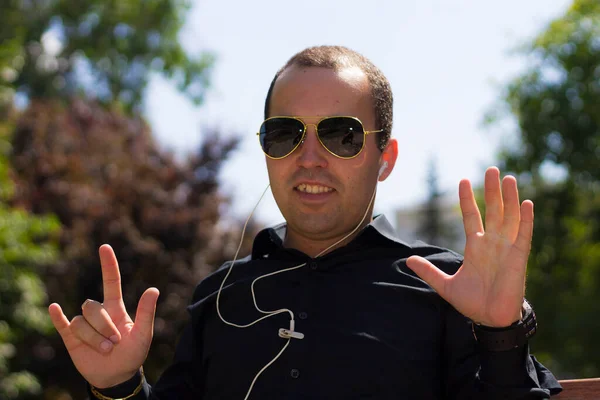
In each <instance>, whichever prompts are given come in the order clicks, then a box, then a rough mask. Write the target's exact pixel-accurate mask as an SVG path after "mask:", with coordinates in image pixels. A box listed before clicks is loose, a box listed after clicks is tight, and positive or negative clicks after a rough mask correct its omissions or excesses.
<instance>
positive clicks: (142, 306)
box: [132, 288, 160, 342]
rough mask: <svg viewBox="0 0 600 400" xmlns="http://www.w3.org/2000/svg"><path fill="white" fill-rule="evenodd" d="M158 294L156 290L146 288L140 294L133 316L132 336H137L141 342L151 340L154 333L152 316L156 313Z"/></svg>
mask: <svg viewBox="0 0 600 400" xmlns="http://www.w3.org/2000/svg"><path fill="white" fill-rule="evenodd" d="M159 294H160V292H159V291H158V289H157V288H148V289H146V291H145V292H144V294H142V297H141V298H140V302H139V303H138V307H137V312H136V314H135V324H134V325H133V330H132V334H135V335H138V337H139V338H140V339H141V340H147V341H148V342H149V341H150V340H151V339H152V335H153V332H154V315H155V313H156V302H157V301H158V296H159Z"/></svg>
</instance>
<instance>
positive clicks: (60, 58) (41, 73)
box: [0, 0, 214, 110]
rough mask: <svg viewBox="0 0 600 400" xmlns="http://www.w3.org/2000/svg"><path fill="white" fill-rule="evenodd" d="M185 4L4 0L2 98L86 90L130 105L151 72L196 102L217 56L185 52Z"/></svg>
mask: <svg viewBox="0 0 600 400" xmlns="http://www.w3.org/2000/svg"><path fill="white" fill-rule="evenodd" d="M188 9H189V2H188V1H187V0H118V1H117V0H111V1H106V0H90V1H79V0H49V1H43V2H40V1H20V0H5V1H3V5H2V26H0V43H2V46H0V91H1V90H2V89H3V88H4V97H5V98H6V97H9V98H10V96H11V95H12V94H13V93H14V92H15V91H20V92H23V93H25V94H27V95H29V96H30V97H31V98H41V97H55V98H56V97H62V98H64V97H65V96H66V95H72V94H74V93H80V92H81V91H83V92H85V93H86V94H87V95H88V96H91V97H95V98H96V99H97V100H98V101H100V102H103V103H106V104H108V103H119V104H121V105H123V106H124V107H125V108H126V109H128V110H132V109H135V108H137V107H139V105H140V100H141V98H142V96H143V92H144V88H145V87H146V85H147V83H148V79H149V77H150V76H151V73H152V72H156V73H160V74H163V75H164V76H166V77H167V78H168V79H170V80H172V81H173V82H174V84H175V85H176V86H177V87H178V88H179V89H180V90H181V91H183V92H184V93H185V94H186V95H188V97H189V98H190V99H191V100H192V101H194V102H195V103H200V102H201V101H202V99H203V96H204V93H205V91H206V88H207V87H208V84H209V80H208V77H209V74H210V71H211V69H212V65H213V61H214V57H213V55H212V54H210V53H203V54H200V55H199V56H198V57H190V56H188V55H187V53H186V52H185V51H184V49H183V48H182V46H181V44H180V43H179V41H178V35H179V33H180V31H181V28H182V26H183V23H184V16H185V14H186V12H187V11H188ZM0 94H1V93H0Z"/></svg>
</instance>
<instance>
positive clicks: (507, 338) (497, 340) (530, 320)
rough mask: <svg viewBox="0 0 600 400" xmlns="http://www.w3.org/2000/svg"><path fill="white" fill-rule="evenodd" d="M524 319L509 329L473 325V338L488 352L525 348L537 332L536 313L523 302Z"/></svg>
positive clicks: (527, 303) (526, 302)
mask: <svg viewBox="0 0 600 400" xmlns="http://www.w3.org/2000/svg"><path fill="white" fill-rule="evenodd" d="M522 311H523V319H522V320H520V321H517V322H515V323H513V324H512V325H510V326H508V327H502V328H495V327H489V326H484V325H480V324H477V323H475V322H473V323H472V330H473V336H474V337H475V340H476V341H477V343H478V345H479V346H480V348H482V349H484V350H487V351H508V350H512V349H515V348H519V347H522V346H524V345H525V344H526V343H527V341H528V340H529V339H530V338H531V337H532V336H533V335H534V334H535V332H536V331H537V321H536V318H535V312H534V311H533V308H532V307H531V305H530V304H529V302H528V301H527V300H524V301H523V310H522Z"/></svg>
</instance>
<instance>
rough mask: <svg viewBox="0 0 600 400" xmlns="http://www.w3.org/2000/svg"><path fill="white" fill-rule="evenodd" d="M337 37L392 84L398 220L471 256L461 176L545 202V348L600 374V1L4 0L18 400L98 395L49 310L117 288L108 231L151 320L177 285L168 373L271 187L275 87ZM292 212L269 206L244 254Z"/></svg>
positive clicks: (130, 288)
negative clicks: (490, 172)
mask: <svg viewBox="0 0 600 400" xmlns="http://www.w3.org/2000/svg"><path fill="white" fill-rule="evenodd" d="M320 44H337V45H344V46H347V47H350V48H352V49H354V50H357V51H359V52H361V53H362V54H364V55H365V56H367V57H368V58H370V59H371V60H372V61H373V62H374V63H375V64H376V65H377V66H379V67H380V68H381V69H382V71H383V72H384V73H385V74H386V76H387V77H388V79H389V80H390V82H391V85H392V89H393V91H394V96H395V100H396V101H395V106H394V113H395V118H394V136H395V137H396V138H398V140H399V144H400V156H399V162H398V163H397V165H396V168H395V171H394V172H393V174H392V175H391V176H390V178H389V179H388V180H386V181H385V182H383V183H382V184H380V185H379V193H378V197H377V202H376V212H378V213H385V214H386V215H387V216H388V218H389V219H390V220H392V221H393V222H394V224H395V227H396V229H397V230H398V232H399V233H400V235H401V236H402V237H403V238H404V239H405V240H406V241H409V242H410V241H412V240H414V239H416V238H420V239H423V240H426V241H429V242H433V243H434V244H440V245H443V246H447V247H450V248H452V249H455V250H457V251H459V252H460V251H462V247H463V246H464V234H463V232H462V224H461V217H460V211H459V208H458V195H457V191H458V189H457V188H458V182H459V180H460V179H462V178H469V179H471V180H472V181H473V183H474V185H475V186H476V187H477V188H478V190H479V191H481V181H482V179H481V178H482V177H483V172H484V170H485V168H486V167H487V166H489V165H498V166H499V167H501V169H502V171H503V173H511V174H514V175H516V176H517V178H518V181H519V184H520V190H521V193H522V196H523V197H527V198H531V199H532V200H533V201H534V202H535V204H536V227H535V234H534V241H533V249H532V255H531V258H530V263H529V267H528V286H527V297H528V298H529V299H530V301H531V302H532V303H533V305H534V308H535V310H536V313H537V315H538V320H539V332H538V334H537V336H536V337H535V339H534V340H533V341H532V342H531V347H532V351H533V352H534V353H535V355H536V356H537V358H539V359H540V360H541V361H542V362H543V363H544V364H545V365H546V366H548V367H549V368H550V369H551V370H552V371H553V372H554V373H555V374H556V375H557V376H558V377H559V378H561V379H566V378H573V377H578V378H584V377H598V376H600V341H598V337H600V301H599V297H598V292H599V290H600V2H598V1H597V0H530V1H528V2H521V1H517V0H505V1H503V2H492V3H490V2H482V1H477V0H455V1H443V0H422V1H419V2H414V1H410V2H409V1H396V2H391V1H371V2H369V3H366V2H359V1H358V0H347V1H341V0H340V1H337V0H336V1H333V0H332V1H323V0H320V1H317V0H306V1H304V2H302V3H298V4H294V5H291V4H289V5H288V4H287V3H282V2H281V1H274V0H264V1H263V0H261V1H255V2H241V1H239V2H234V1H219V2H217V1H208V0H206V1H200V0H199V1H188V0H119V1H116V0H88V1H85V2H82V1H77V0H0V398H2V399H60V400H67V399H83V398H85V396H86V395H85V386H84V383H83V381H82V379H81V377H80V376H79V374H78V373H77V371H76V370H75V369H74V367H73V365H72V363H71V362H70V359H69V357H68V354H67V353H66V351H65V349H64V346H63V344H62V341H61V339H60V337H59V336H58V335H57V334H56V332H55V331H54V328H53V327H52V325H51V323H50V320H49V317H48V314H47V310H46V308H47V306H48V305H49V304H50V303H51V302H58V303H60V304H61V306H62V307H63V309H64V311H65V313H66V315H67V316H68V317H70V318H71V317H73V316H74V315H76V314H77V313H79V307H80V304H81V303H82V302H83V301H84V300H85V299H87V298H95V299H101V296H102V294H101V272H100V265H99V260H98V256H97V249H98V247H99V246H100V245H101V244H102V243H110V244H111V245H112V246H113V248H114V249H115V251H116V253H117V257H118V258H119V261H120V267H121V274H122V280H123V292H124V295H125V297H126V298H125V302H126V305H127V308H128V309H129V310H130V311H131V310H134V309H135V306H136V304H137V301H138V299H139V296H140V295H141V293H142V292H143V291H144V290H145V289H146V288H147V287H148V286H155V287H157V288H158V289H159V290H160V291H161V293H162V295H161V297H160V299H159V304H158V309H157V319H156V326H155V338H154V342H153V345H152V348H151V350H150V355H149V358H148V361H147V363H146V364H145V371H146V374H147V375H148V376H149V380H150V381H151V382H153V381H155V380H156V378H157V377H158V375H159V374H160V373H161V371H162V370H163V369H164V368H165V367H166V365H167V364H168V363H169V361H170V360H171V357H172V354H173V350H174V347H175V344H176V341H177V337H178V335H179V333H180V331H181V329H182V327H183V325H184V324H185V322H186V320H187V312H186V310H185V306H186V305H187V303H188V302H189V300H190V298H191V293H192V290H193V288H194V286H195V285H196V283H197V282H198V281H199V280H200V279H202V278H203V277H204V276H206V275H207V274H208V273H210V272H211V271H213V270H214V269H215V268H217V267H218V266H219V265H220V264H221V263H222V262H224V261H225V260H227V259H231V258H232V257H233V254H234V252H235V247H236V246H237V243H238V241H239V240H240V233H241V227H242V225H243V222H244V220H245V218H246V217H247V216H248V214H249V212H250V211H251V209H252V207H253V206H254V204H255V202H256V201H257V200H258V198H259V196H260V194H261V193H262V191H263V190H264V188H265V186H266V185H267V183H268V179H267V174H266V170H265V168H264V156H263V154H262V152H261V150H260V147H259V145H258V141H257V139H256V135H255V133H256V131H257V129H258V127H259V125H260V123H261V122H262V119H263V107H264V98H265V95H266V91H267V89H268V86H269V83H270V81H271V79H272V77H273V75H274V74H275V72H276V71H277V70H278V69H279V68H280V67H281V66H282V65H283V64H284V63H285V62H286V61H287V59H288V58H289V57H291V56H292V55H293V54H294V53H296V52H297V51H300V50H302V49H303V48H305V47H308V46H313V45H320ZM281 221H282V217H281V215H280V214H279V211H278V210H277V207H276V205H275V203H274V201H273V199H272V197H268V198H266V199H265V200H263V202H262V204H261V205H260V206H259V209H258V211H257V214H256V216H255V218H253V220H252V222H251V224H250V228H249V231H248V232H247V234H246V237H245V238H244V239H243V250H242V252H243V253H246V254H247V253H248V251H249V249H250V246H251V242H252V237H253V235H254V234H255V233H256V232H257V231H258V230H259V229H261V228H263V227H265V226H267V225H271V224H274V223H277V222H281Z"/></svg>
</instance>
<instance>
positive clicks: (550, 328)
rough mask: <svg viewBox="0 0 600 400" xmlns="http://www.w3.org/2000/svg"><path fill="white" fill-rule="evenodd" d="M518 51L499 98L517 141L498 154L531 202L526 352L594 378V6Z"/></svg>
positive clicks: (597, 139)
mask: <svg viewBox="0 0 600 400" xmlns="http://www.w3.org/2000/svg"><path fill="white" fill-rule="evenodd" d="M525 51H526V53H528V54H529V57H530V60H531V67H530V68H529V69H528V70H527V71H525V72H524V73H523V74H522V75H521V76H519V77H518V78H516V79H514V80H513V81H512V82H510V83H509V84H508V85H507V86H506V89H505V93H504V95H503V102H502V106H503V109H504V110H506V111H508V114H509V115H511V116H512V117H513V118H514V119H515V120H516V122H517V127H518V129H517V137H518V140H517V143H515V144H514V145H512V146H507V147H505V148H504V149H503V150H502V152H501V160H502V164H503V168H504V169H507V170H509V171H512V172H513V173H515V174H517V175H518V177H519V179H520V182H521V183H525V185H524V186H523V187H522V191H523V192H525V194H526V195H527V196H528V197H530V198H532V199H533V200H534V202H535V204H536V217H535V220H536V227H535V230H536V234H535V235H534V240H533V245H532V256H531V258H530V264H529V277H528V289H527V295H528V297H529V298H530V299H532V301H533V304H534V306H535V308H536V313H537V314H538V316H539V319H540V320H541V321H543V325H542V329H541V330H540V333H539V337H538V338H536V339H535V340H534V342H533V345H534V350H535V352H536V354H538V355H540V358H543V359H544V361H545V362H546V363H547V364H548V365H549V366H550V367H551V368H552V369H553V370H555V371H556V372H558V373H559V375H560V374H562V376H564V377H569V376H580V377H583V376H598V375H600V361H599V360H600V343H599V342H598V340H597V338H598V337H600V322H598V321H599V319H598V316H600V304H599V302H598V301H597V296H598V295H597V294H598V293H599V292H600V169H599V168H598V165H599V164H598V160H599V159H600V152H599V150H598V149H600V108H599V106H598V105H599V104H600V3H599V2H598V1H596V0H575V1H574V2H573V4H572V6H571V7H570V8H569V10H568V11H567V12H566V14H565V15H563V16H562V17H560V18H558V19H556V20H555V21H553V22H552V23H551V24H549V26H548V27H547V29H545V31H544V32H542V33H541V34H540V35H539V36H538V37H537V38H536V39H535V40H534V41H533V42H532V43H531V45H529V46H528V47H526V49H525ZM491 116H492V117H498V116H499V115H498V114H497V115H491ZM500 116H501V114H500ZM491 120H492V121H493V120H494V119H493V118H491ZM548 171H551V173H549V172H548Z"/></svg>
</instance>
